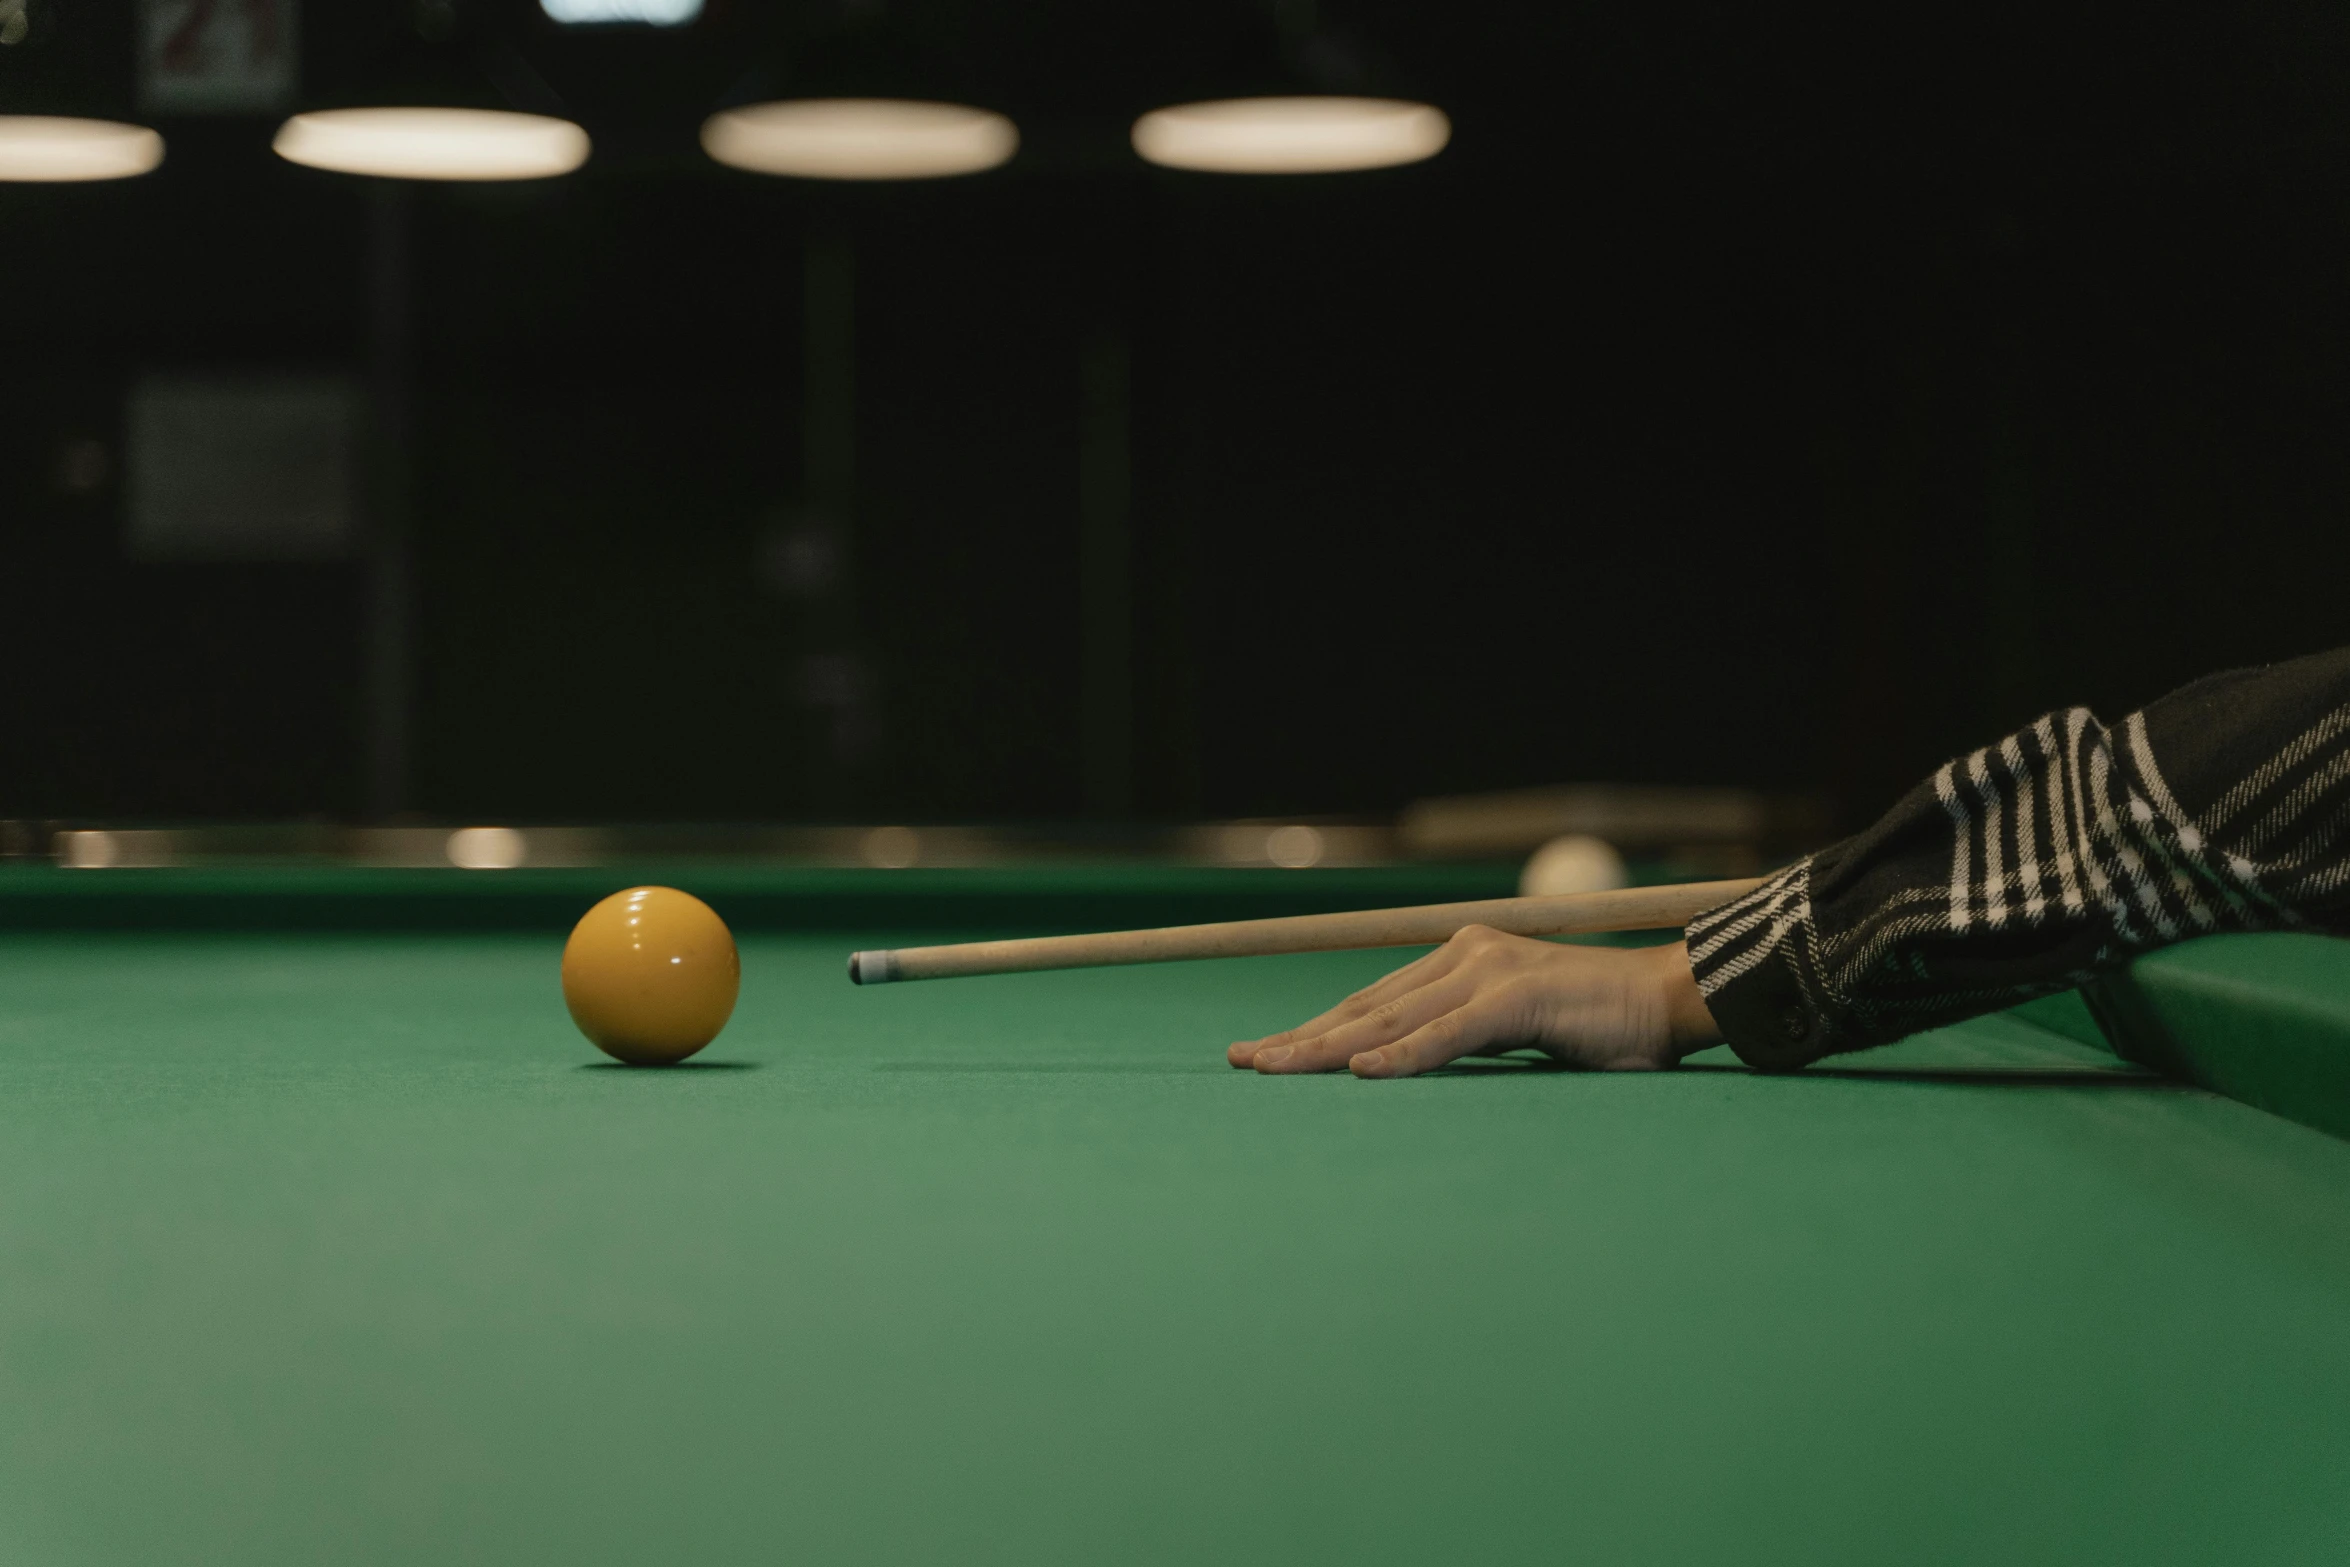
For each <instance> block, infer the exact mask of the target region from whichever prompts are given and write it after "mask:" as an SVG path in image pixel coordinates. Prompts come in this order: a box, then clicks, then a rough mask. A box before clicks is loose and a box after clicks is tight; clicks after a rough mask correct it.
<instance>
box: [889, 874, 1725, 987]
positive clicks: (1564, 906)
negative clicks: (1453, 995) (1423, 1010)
mask: <svg viewBox="0 0 2350 1567" xmlns="http://www.w3.org/2000/svg"><path fill="white" fill-rule="evenodd" d="M1761 885H1762V880H1761V878H1760V877H1756V878H1753V879H1751V880H1745V881H1693V882H1677V883H1673V884H1671V885H1668V886H1662V887H1624V888H1619V889H1617V890H1615V891H1612V892H1571V893H1563V894H1560V895H1558V896H1555V897H1547V898H1486V899H1482V900H1479V901H1477V902H1474V903H1429V904H1422V905H1420V906H1418V907H1416V908H1405V909H1351V910H1348V911H1346V912H1344V913H1339V914H1296V915H1289V916H1285V917H1283V918H1279V919H1262V920H1231V921H1227V922H1225V923H1223V924H1218V925H1170V926H1166V927H1163V928H1161V929H1158V930H1111V931H1099V932H1095V933H1093V934H1091V935H1083V936H1029V937H1024V938H1021V939H1018V940H1013V941H966V942H961V943H958V944H956V945H953V946H945V947H900V948H898V949H896V950H895V951H891V952H853V953H851V954H849V978H850V979H851V980H852V981H854V982H855V983H857V984H860V985H887V984H892V983H895V982H897V981H900V980H909V979H952V978H956V977H959V976H963V975H973V974H1029V973H1035V972H1038V971H1040V970H1043V969H1071V968H1106V967H1110V966H1113V965H1117V964H1125V963H1173V962H1179V961H1184V960H1189V959H1194V958H1245V957H1262V956H1269V955H1271V954H1274V953H1280V952H1343V951H1349V950H1354V949H1359V948H1368V947H1423V946H1435V945H1437V944H1438V943H1440V942H1445V941H1449V940H1451V939H1452V938H1453V937H1454V936H1455V935H1457V934H1458V933H1459V932H1460V931H1461V930H1463V929H1464V928H1466V927H1467V926H1470V925H1487V926H1490V927H1492V928H1493V929H1495V930H1499V931H1505V932H1507V933H1509V934H1510V935H1513V936H1579V935H1595V934H1597V933H1599V932H1601V931H1612V930H1668V929H1673V928H1676V927H1679V926H1682V925H1686V924H1688V923H1689V922H1690V921H1691V920H1693V919H1695V918H1696V917H1697V916H1698V915H1700V914H1703V913H1704V912H1705V911H1706V910H1708V909H1713V908H1719V907H1720V906H1721V905H1723V904H1725V903H1727V902H1729V901H1730V900H1731V899H1732V898H1736V897H1739V896H1742V895H1743V894H1745V893H1749V892H1752V891H1753V890H1754V889H1755V888H1757V887H1759V886H1761Z"/></svg>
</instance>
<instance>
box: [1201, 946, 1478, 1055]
mask: <svg viewBox="0 0 2350 1567" xmlns="http://www.w3.org/2000/svg"><path fill="white" fill-rule="evenodd" d="M1458 961H1459V952H1458V951H1457V950H1456V949H1455V948H1454V947H1452V946H1449V945H1448V946H1442V947H1438V948H1437V949H1436V950H1435V951H1433V952H1429V953H1424V954H1422V955H1421V956H1420V957H1417V958H1415V959H1413V960H1412V961H1411V962H1409V963H1406V964H1405V965H1404V966H1403V967H1402V968H1399V969H1397V970H1395V971H1394V972H1393V973H1391V974H1388V975H1385V976H1384V977H1382V978H1380V979H1379V980H1377V981H1375V982H1374V983H1372V984H1369V985H1366V986H1364V987H1363V988H1362V989H1361V990H1358V991H1356V992H1355V993H1354V994H1353V995H1351V996H1349V997H1347V998H1346V999H1345V1000H1344V1001H1341V1002H1340V1003H1338V1005H1336V1006H1334V1007H1332V1008H1331V1009H1330V1010H1329V1011H1327V1012H1324V1013H1322V1014H1321V1015H1320V1016H1318V1017H1313V1018H1309V1019H1307V1020H1306V1021H1305V1022H1303V1023H1300V1024H1298V1025H1297V1026H1296V1027H1295V1028H1285V1029H1283V1030H1281V1032H1279V1033H1277V1034H1267V1035H1266V1036H1265V1037H1264V1038H1262V1039H1244V1040H1241V1041H1239V1042H1238V1043H1236V1044H1232V1045H1229V1046H1226V1047H1225V1050H1224V1059H1225V1060H1226V1061H1228V1062H1230V1063H1231V1064H1232V1065H1234V1066H1236V1067H1241V1068H1244V1069H1245V1068H1247V1067H1251V1066H1254V1065H1255V1064H1256V1057H1257V1052H1258V1051H1260V1050H1264V1049H1279V1048H1281V1047H1283V1046H1294V1045H1296V1044H1297V1043H1299V1042H1300V1041H1301V1040H1307V1039H1314V1038H1318V1037H1320V1036H1321V1035H1323V1034H1327V1033H1329V1032H1330V1031H1331V1030H1332V1029H1334V1028H1337V1027H1339V1026H1341V1025H1342V1024H1346V1023H1351V1022H1353V1021H1354V1020H1355V1019H1357V1018H1360V1017H1362V1016H1364V1015H1365V1014H1367V1013H1369V1012H1370V1011H1372V1010H1373V1009H1374V1008H1376V1007H1379V1006H1383V1005H1385V1004H1386V1003H1388V1002H1390V1001H1392V1000H1394V999H1395V998H1397V997H1398V996H1402V995H1408V994H1409V993H1410V992H1412V991H1414V990H1417V989H1418V988H1420V987H1421V986H1423V985H1425V984H1428V983H1429V982H1430V981H1432V980H1434V979H1437V978H1439V977H1441V976H1442V975H1443V974H1444V973H1446V972H1448V971H1449V970H1450V969H1451V968H1452V967H1453V966H1454V965H1455V964H1456V963H1457V962H1458ZM1338 1064H1339V1063H1338V1062H1332V1063H1331V1066H1332V1067H1333V1068H1335V1067H1336V1066H1337V1065H1338Z"/></svg>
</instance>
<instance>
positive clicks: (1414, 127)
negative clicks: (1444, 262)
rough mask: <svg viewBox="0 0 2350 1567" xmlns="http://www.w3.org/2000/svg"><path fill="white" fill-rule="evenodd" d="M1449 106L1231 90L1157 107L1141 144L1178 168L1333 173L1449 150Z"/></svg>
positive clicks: (1137, 144)
mask: <svg viewBox="0 0 2350 1567" xmlns="http://www.w3.org/2000/svg"><path fill="white" fill-rule="evenodd" d="M1451 139H1452V122H1451V121H1450V120H1448V119H1446V118H1445V117H1444V111H1443V110H1441V109H1436V108H1432V107H1430V106H1429V105H1427V104H1424V103H1406V102H1403V101H1401V100H1399V99H1394V98H1337V97H1314V98H1223V99H1218V100H1215V101H1213V102H1209V103H1185V104H1177V105H1175V106H1174V107H1172V108H1166V109H1153V110H1152V111H1151V112H1150V113H1148V114H1146V115H1144V116H1143V117H1142V118H1141V119H1139V120H1136V121H1135V122H1134V150H1135V151H1136V152H1138V153H1140V154H1142V156H1143V157H1144V158H1146V159H1147V160H1149V161H1150V162H1152V163H1157V164H1162V165H1164V166H1166V167H1167V168H1171V169H1203V170H1207V171H1210V172H1213V173H1217V174H1331V173H1336V172H1338V171H1340V170H1344V169H1384V168H1390V167H1392V166H1394V165H1396V164H1399V163H1417V162H1419V161H1420V160H1421V159H1423V158H1432V157H1434V156H1435V155H1436V154H1437V153H1439V152H1441V151H1443V150H1444V144H1445V143H1446V142H1448V141H1450V140H1451Z"/></svg>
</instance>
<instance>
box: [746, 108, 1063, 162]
mask: <svg viewBox="0 0 2350 1567" xmlns="http://www.w3.org/2000/svg"><path fill="white" fill-rule="evenodd" d="M1019 147H1020V133H1019V131H1018V130H1016V129H1014V128H1013V125H1012V122H1011V121H1010V120H1007V119H1005V118H1004V117H1003V116H1002V115H1000V114H993V113H990V112H989V111H987V110H985V109H974V108H970V107H968V106H966V105H964V104H959V103H917V102H911V101H908V100H904V99H898V98H799V99H792V100H789V101H786V102H781V103H755V104H751V105H749V106H748V107H746V108H741V109H727V110H723V111H721V112H720V113H717V114H713V115H711V116H710V118H709V119H707V120H705V121H703V122H702V148H703V150H704V151H706V152H707V153H709V154H710V156H711V157H713V158H715V159H717V160H718V161H719V162H720V163H724V164H727V165H730V166H731V167H734V168H738V169H748V170H750V171H751V172H752V173H754V174H794V175H798V176H799V177H800V178H802V179H812V180H919V179H935V178H938V177H940V176H943V175H949V174H977V173H978V172H980V171H981V170H982V169H992V168H994V167H996V166H997V165H998V164H1000V163H1003V162H1005V161H1007V160H1008V159H1010V157H1011V156H1012V154H1013V153H1014V152H1016V151H1018V150H1019Z"/></svg>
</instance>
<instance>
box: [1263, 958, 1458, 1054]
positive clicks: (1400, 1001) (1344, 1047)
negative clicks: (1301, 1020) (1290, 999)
mask: <svg viewBox="0 0 2350 1567" xmlns="http://www.w3.org/2000/svg"><path fill="white" fill-rule="evenodd" d="M1473 989H1474V987H1473V983H1472V981H1471V980H1470V979H1469V978H1468V977H1467V976H1465V975H1460V974H1448V975H1445V976H1443V977H1441V978H1439V979H1436V980H1432V981H1431V982H1429V983H1428V984H1425V985H1422V986H1421V987H1419V988H1418V989H1417V990H1410V991H1406V992H1405V993H1404V994H1402V995H1400V996H1395V997H1393V998H1391V999H1389V1000H1387V1001H1383V1002H1381V1003H1380V1004H1379V1005H1377V1006H1375V1007H1373V1008H1371V1010H1370V1011H1368V1012H1365V1013H1363V1014H1362V1015H1361V1016H1360V1017H1357V1018H1354V1019H1353V1020H1351V1021H1349V1022H1345V1023H1340V1024H1339V1025H1337V1026H1336V1027H1335V1028H1331V1029H1328V1030H1325V1031H1324V1032H1322V1033H1319V1034H1305V1033H1304V1032H1303V1030H1299V1031H1298V1032H1299V1034H1300V1037H1298V1038H1296V1039H1294V1040H1289V1041H1283V1042H1281V1043H1268V1044H1266V1045H1264V1046H1263V1047H1262V1048H1260V1049H1259V1050H1258V1051H1257V1053H1256V1057H1255V1059H1254V1061H1253V1062H1252V1064H1253V1065H1254V1066H1255V1067H1256V1069H1257V1070H1258V1071H1260V1072H1265V1073H1289V1072H1335V1071H1337V1070H1338V1069H1339V1068H1340V1067H1342V1066H1344V1065H1346V1064H1347V1062H1348V1061H1350V1060H1352V1059H1353V1058H1354V1057H1355V1056H1357V1055H1360V1054H1361V1053H1362V1052H1364V1051H1366V1050H1375V1049H1377V1048H1378V1047H1380V1046H1382V1045H1385V1044H1388V1043H1389V1042H1391V1041H1394V1040H1398V1039H1402V1038H1404V1037H1405V1036H1407V1035H1409V1034H1411V1033H1412V1032H1413V1031H1414V1030H1416V1029H1419V1028H1421V1027H1423V1026H1424V1025H1426V1024H1427V1023H1429V1022H1431V1021H1433V1020H1434V1019H1436V1018H1440V1017H1442V1016H1444V1015H1445V1014H1446V1013H1448V1012H1452V1011H1455V1010H1456V1009H1458V1008H1459V1007H1460V1006H1461V1005H1462V1004H1463V1003H1465V1002H1466V1001H1467V1000H1468V999H1469V997H1470V995H1471V994H1472V993H1473Z"/></svg>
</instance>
